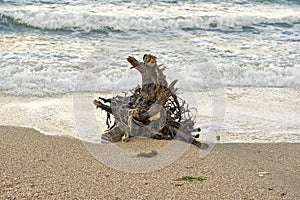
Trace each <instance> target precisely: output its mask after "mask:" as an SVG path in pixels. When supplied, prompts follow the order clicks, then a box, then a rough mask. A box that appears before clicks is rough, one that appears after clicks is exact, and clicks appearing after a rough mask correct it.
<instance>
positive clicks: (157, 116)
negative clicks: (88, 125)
mask: <svg viewBox="0 0 300 200" xmlns="http://www.w3.org/2000/svg"><path fill="white" fill-rule="evenodd" d="M127 61H128V62H129V63H130V64H131V65H132V67H131V69H136V70H138V71H139V72H140V73H141V75H142V84H141V86H139V85H138V86H137V87H136V88H135V89H134V90H133V91H131V93H132V94H131V95H129V96H127V95H125V96H116V97H113V98H111V99H104V98H102V97H99V99H97V100H94V104H95V105H96V108H101V109H102V110H105V111H106V112H107V119H106V124H107V126H108V129H107V131H106V132H105V133H104V134H103V135H102V139H104V140H108V141H110V142H118V141H120V140H122V141H127V140H128V139H129V137H131V136H143V137H150V138H153V139H166V140H171V139H173V138H175V137H176V136H177V137H176V138H177V139H180V140H183V141H186V142H189V143H192V144H194V145H196V146H198V147H201V145H202V143H201V142H199V141H197V140H195V138H197V137H198V136H199V134H197V135H196V136H193V135H192V132H195V131H197V132H199V131H200V128H197V129H195V128H194V125H195V117H193V116H191V114H190V111H189V110H188V105H187V104H186V102H185V101H184V100H182V99H180V98H179V97H178V96H177V95H176V90H177V89H176V88H175V84H176V83H177V80H174V81H172V82H171V83H170V84H168V82H167V81H166V76H165V75H164V74H163V70H164V67H163V66H162V65H157V63H156V57H155V56H153V55H151V54H146V55H144V57H143V61H144V62H138V61H137V60H136V59H135V58H134V57H128V58H127ZM111 115H113V116H114V123H112V121H111Z"/></svg>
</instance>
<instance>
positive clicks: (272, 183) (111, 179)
mask: <svg viewBox="0 0 300 200" xmlns="http://www.w3.org/2000/svg"><path fill="white" fill-rule="evenodd" d="M0 138H1V139H0V143H1V144H0V156H1V158H0V174H1V176H0V177H1V179H0V185H1V187H0V188H1V189H0V199H299V198H300V192H299V188H300V144H291V143H267V144H255V143H252V144H217V145H216V146H215V148H214V149H213V150H212V151H211V152H210V154H209V155H208V156H206V157H204V158H200V157H199V155H198V151H199V149H197V148H196V147H194V146H191V147H190V148H189V149H188V150H187V151H186V152H185V153H184V154H183V155H182V156H181V157H180V158H179V159H178V160H177V161H175V162H174V163H173V164H171V165H169V166H166V167H165V168H163V169H161V170H158V171H154V172H151V173H142V174H134V173H125V172H121V171H117V170H114V169H112V168H109V167H107V166H106V165H104V164H102V163H101V162H99V161H98V160H96V159H95V158H94V157H93V156H91V154H89V152H88V151H87V150H86V148H85V146H84V145H83V144H82V142H81V141H80V140H76V139H72V138H68V137H61V136H47V135H43V134H41V133H39V132H37V131H35V130H33V129H27V128H16V127H4V126H2V127H0ZM130 142H132V144H135V146H136V145H141V147H142V146H143V145H144V146H145V140H139V139H133V140H132V141H130ZM164 142H166V141H154V140H151V141H150V140H148V142H147V143H148V145H146V146H147V148H150V147H151V148H152V149H155V148H159V146H161V145H163V144H164ZM119 146H120V147H121V148H123V147H124V148H125V149H126V148H128V147H129V146H130V143H127V144H119ZM149 146H150V147H149ZM182 176H194V177H197V176H200V177H205V178H206V180H204V181H176V179H177V178H180V177H182Z"/></svg>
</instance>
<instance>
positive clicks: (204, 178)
mask: <svg viewBox="0 0 300 200" xmlns="http://www.w3.org/2000/svg"><path fill="white" fill-rule="evenodd" d="M204 180H206V177H203V176H198V177H194V176H182V177H180V178H177V179H176V180H175V181H204Z"/></svg>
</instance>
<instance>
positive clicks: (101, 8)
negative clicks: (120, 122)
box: [0, 4, 300, 31]
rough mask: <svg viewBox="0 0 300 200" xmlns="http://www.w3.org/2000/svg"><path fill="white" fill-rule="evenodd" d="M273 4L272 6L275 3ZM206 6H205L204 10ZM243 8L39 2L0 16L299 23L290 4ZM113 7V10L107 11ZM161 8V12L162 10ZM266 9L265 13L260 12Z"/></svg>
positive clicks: (39, 22)
mask: <svg viewBox="0 0 300 200" xmlns="http://www.w3.org/2000/svg"><path fill="white" fill-rule="evenodd" d="M275 7H276V6H275ZM204 8H206V9H204ZM259 8H260V10H262V11H261V12H258V11H257V10H256V9H257V7H255V6H252V7H247V9H248V10H247V9H245V8H242V7H239V6H237V7H236V6H235V7H234V8H230V9H229V10H227V11H226V12H225V11H223V10H222V9H220V8H219V9H218V10H216V8H214V7H212V5H211V4H201V5H200V4H196V5H193V7H191V5H189V4H185V5H181V6H178V5H175V6H172V7H168V6H151V7H146V8H138V9H137V8H135V7H130V6H126V5H119V6H117V5H111V4H104V5H99V4H97V5H93V4H91V5H80V6H74V5H65V6H54V7H53V6H48V5H46V6H45V5H44V6H41V5H39V6H38V7H35V6H32V5H30V6H23V7H22V9H20V7H10V8H8V9H6V8H5V7H4V8H2V9H0V16H1V15H2V16H6V17H9V18H11V19H13V20H14V21H16V22H18V23H20V24H24V25H28V26H31V27H35V28H41V29H52V30H57V29H64V30H85V31H92V30H94V31H95V30H96V31H99V30H100V31H102V30H106V29H111V30H118V31H129V30H141V31H160V30H165V29H169V30H170V29H195V28H196V29H197V28H204V29H206V28H210V27H211V26H216V27H219V28H237V29H240V28H241V27H243V26H253V25H255V24H262V23H268V24H274V23H287V24H295V23H299V22H300V15H299V13H300V12H299V11H297V10H295V9H293V8H290V7H276V9H275V8H273V9H270V8H268V7H263V6H260V7H259ZM111 10H113V12H111ZM162 10H163V12H162ZM237 10H238V12H237ZM263 10H266V11H267V12H263Z"/></svg>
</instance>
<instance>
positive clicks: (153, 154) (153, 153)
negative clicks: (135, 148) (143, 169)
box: [136, 150, 158, 158]
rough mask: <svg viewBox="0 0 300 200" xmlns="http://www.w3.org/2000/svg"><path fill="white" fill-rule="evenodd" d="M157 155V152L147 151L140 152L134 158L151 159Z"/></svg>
mask: <svg viewBox="0 0 300 200" xmlns="http://www.w3.org/2000/svg"><path fill="white" fill-rule="evenodd" d="M157 154H158V152H157V151H155V150H151V151H148V152H140V153H138V154H137V155H136V157H145V158H152V157H154V156H156V155H157Z"/></svg>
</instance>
